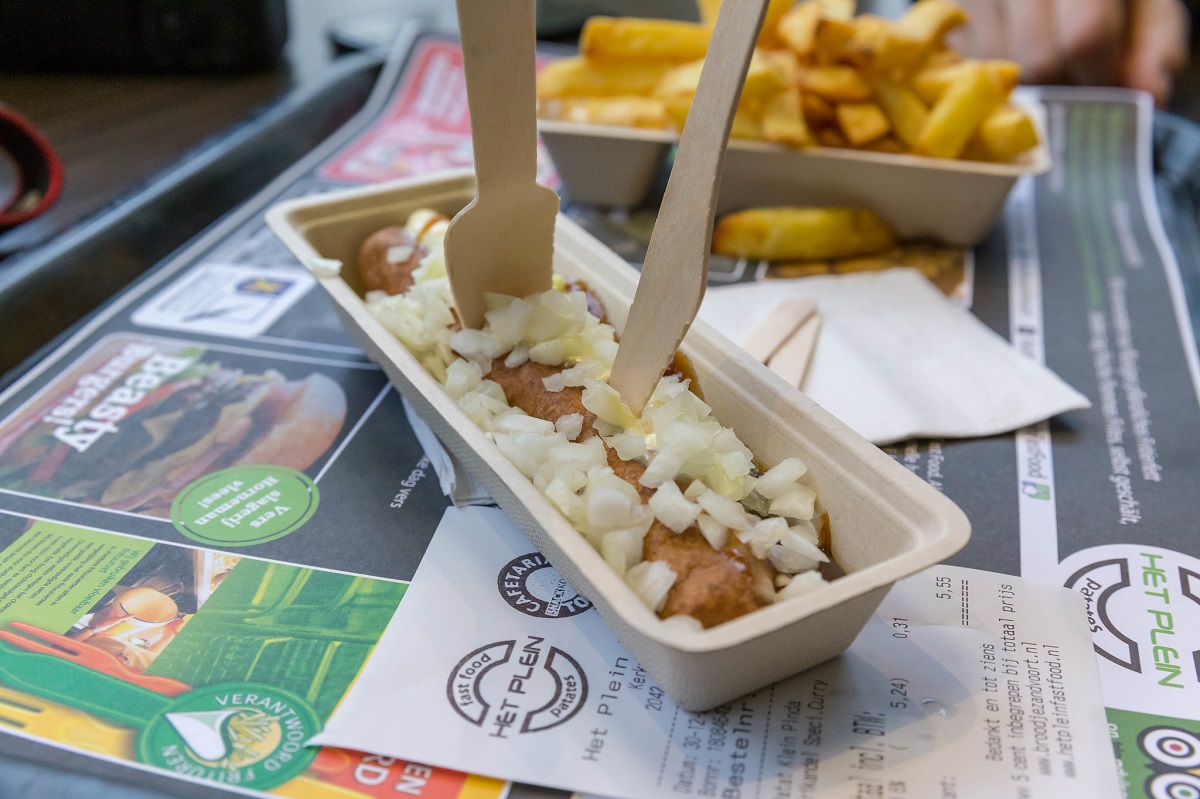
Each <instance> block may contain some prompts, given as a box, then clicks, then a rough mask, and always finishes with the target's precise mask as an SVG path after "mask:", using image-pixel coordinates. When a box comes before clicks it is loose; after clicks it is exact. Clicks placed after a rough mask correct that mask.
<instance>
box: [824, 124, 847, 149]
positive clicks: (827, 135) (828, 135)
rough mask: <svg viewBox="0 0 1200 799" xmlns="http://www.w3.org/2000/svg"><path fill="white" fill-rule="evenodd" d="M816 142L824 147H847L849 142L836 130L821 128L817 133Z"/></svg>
mask: <svg viewBox="0 0 1200 799" xmlns="http://www.w3.org/2000/svg"><path fill="white" fill-rule="evenodd" d="M816 135H817V141H818V142H820V143H821V145H822V146H824V147H849V146H850V142H848V141H846V137H845V136H844V135H842V132H841V131H840V130H838V129H837V128H821V129H820V130H818V131H817V134H816Z"/></svg>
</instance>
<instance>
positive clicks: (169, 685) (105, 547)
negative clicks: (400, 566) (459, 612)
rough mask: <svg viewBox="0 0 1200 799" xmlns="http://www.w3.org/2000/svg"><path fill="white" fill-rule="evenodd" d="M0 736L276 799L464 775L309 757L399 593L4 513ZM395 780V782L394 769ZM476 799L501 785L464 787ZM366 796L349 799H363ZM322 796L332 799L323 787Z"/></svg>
mask: <svg viewBox="0 0 1200 799" xmlns="http://www.w3.org/2000/svg"><path fill="white" fill-rule="evenodd" d="M0 574H2V575H3V583H2V594H0V595H2V596H3V601H2V602H0V683H2V684H3V685H2V686H0V708H3V712H2V713H0V726H3V728H4V729H5V730H7V731H9V732H13V733H16V734H20V735H23V736H27V737H31V738H34V739H41V740H46V741H49V742H52V743H55V744H61V745H67V746H73V747H78V748H80V749H83V750H85V751H88V752H91V753H94V754H96V755H100V756H102V757H105V758H107V759H110V760H116V761H127V762H130V763H136V764H139V765H140V766H143V767H154V768H158V769H163V770H166V771H169V772H172V773H175V774H178V775H181V776H184V777H187V778H189V779H203V780H210V781H214V782H219V783H223V784H226V785H232V786H238V787H241V788H248V789H256V790H264V791H265V790H272V792H274V793H277V794H281V795H284V796H320V795H322V794H321V786H322V785H323V784H325V783H329V784H330V785H341V786H344V787H345V788H352V787H353V785H354V783H355V781H356V778H355V774H356V772H357V774H358V777H363V776H364V775H366V774H370V775H371V777H372V779H374V778H375V777H380V778H389V777H390V772H391V767H392V766H393V765H394V764H396V763H399V767H398V769H397V772H398V774H397V776H396V779H397V780H398V781H402V780H401V775H402V774H403V773H407V774H408V775H409V777H410V780H411V784H413V785H418V786H419V785H423V784H424V781H428V780H433V781H435V782H441V783H448V784H452V785H455V786H457V788H458V789H459V790H454V791H450V792H449V793H448V794H445V795H449V796H458V795H461V789H462V787H463V786H464V785H465V784H466V781H467V776H466V775H463V774H457V773H455V772H450V771H446V770H444V769H433V768H430V767H427V766H422V765H420V764H412V763H408V762H399V761H395V760H392V759H388V760H387V761H386V762H384V761H380V760H379V759H378V758H370V756H366V755H362V754H361V753H356V752H352V751H349V750H339V749H317V748H314V747H310V746H306V743H307V741H308V740H309V739H310V738H312V737H313V736H314V735H316V734H317V733H318V732H319V731H320V730H321V727H322V725H323V723H324V721H325V719H327V718H328V716H329V714H330V713H331V712H332V711H333V708H334V707H335V706H336V705H337V703H338V702H339V701H340V699H341V697H342V695H343V694H344V693H345V691H346V689H347V688H348V687H349V685H350V683H351V682H352V681H353V680H354V678H355V676H356V675H357V674H358V672H359V670H360V669H361V668H362V665H363V664H364V663H365V662H366V659H367V657H368V656H369V654H370V653H371V650H372V648H373V647H374V646H375V644H376V642H377V641H378V638H379V636H380V635H381V634H382V632H383V630H384V628H385V627H386V625H387V623H388V621H389V620H390V618H391V617H392V615H393V613H394V612H395V610H396V608H397V606H398V605H399V603H400V601H401V599H402V598H403V596H404V593H405V590H406V587H407V585H406V584H405V583H403V582H395V581H385V580H378V579H371V578H366V577H356V576H353V575H349V574H339V573H333V572H325V571H320V570H315V569H308V568H300V567H296V566H289V565H285V564H279V563H273V562H270V561H263V560H258V559H255V558H245V557H241V556H239V555H233V554H230V553H227V552H220V551H215V550H207V549H199V548H195V547H183V546H175V545H170V544H160V543H152V542H148V541H145V540H143V539H139V538H133V537H129V536H123V535H119V534H114V533H107V532H101V531H98V530H90V529H86V528H81V527H75V526H71V525H65V524H59V523H54V522H49V521H45V520H41V519H27V518H23V517H19V516H14V515H10V514H7V513H0ZM406 769H407V772H406V771H405V770H406ZM473 780H474V782H473V784H474V785H475V788H476V791H475V793H474V795H476V796H480V797H482V796H486V795H492V796H495V795H498V789H499V787H500V783H492V784H491V785H490V794H489V793H488V790H489V786H488V784H487V783H485V782H483V781H481V780H479V778H473ZM370 787H371V786H370V785H367V786H366V788H367V790H364V791H363V792H362V793H355V794H351V795H354V796H370V795H373V794H372V793H371V792H370V790H369V788H370ZM330 792H331V795H338V796H344V795H346V794H338V793H336V792H335V791H333V789H332V788H330Z"/></svg>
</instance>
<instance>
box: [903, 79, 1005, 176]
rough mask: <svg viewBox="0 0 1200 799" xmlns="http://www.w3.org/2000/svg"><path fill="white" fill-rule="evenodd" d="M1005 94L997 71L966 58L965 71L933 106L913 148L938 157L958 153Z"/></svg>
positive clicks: (947, 156) (922, 153)
mask: <svg viewBox="0 0 1200 799" xmlns="http://www.w3.org/2000/svg"><path fill="white" fill-rule="evenodd" d="M1004 96H1005V92H1004V87H1003V86H1002V85H1001V83H1000V79H999V78H998V77H997V75H996V73H995V72H994V71H992V70H990V69H987V68H986V67H985V66H983V65H980V64H977V63H973V62H969V61H968V62H966V64H965V68H964V69H963V71H962V74H961V75H960V76H959V77H958V78H956V79H955V81H954V82H953V83H951V84H950V85H949V86H948V87H947V88H946V91H945V92H944V93H943V94H942V96H941V98H940V99H939V100H938V101H937V103H936V104H935V105H934V106H933V108H932V109H930V111H929V118H928V119H926V120H925V127H924V128H922V129H921V134H920V135H919V136H918V137H917V141H916V143H915V144H914V145H913V151H914V152H916V153H919V154H921V155H930V156H933V157H935V158H955V157H957V156H958V154H959V153H961V152H962V149H963V147H965V146H966V144H967V142H968V141H969V140H970V138H971V135H972V134H973V133H974V132H975V129H976V127H978V125H979V123H980V122H981V121H982V120H983V118H984V117H985V116H987V115H988V114H989V113H991V111H992V110H993V109H995V107H996V106H997V105H999V104H1000V102H1001V101H1002V100H1003V99H1004Z"/></svg>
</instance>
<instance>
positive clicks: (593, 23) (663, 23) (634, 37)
mask: <svg viewBox="0 0 1200 799" xmlns="http://www.w3.org/2000/svg"><path fill="white" fill-rule="evenodd" d="M711 36H712V29H711V28H710V27H708V26H707V25H701V24H699V23H696V22H681V21H678V20H671V19H641V18H636V17H590V18H589V19H588V20H587V22H585V23H584V25H583V30H582V31H580V33H579V52H580V54H582V55H583V56H584V57H585V58H587V59H588V60H590V61H615V62H627V61H667V62H671V63H683V62H687V61H695V60H696V59H702V58H704V54H705V53H706V52H707V51H708V40H709V38H711Z"/></svg>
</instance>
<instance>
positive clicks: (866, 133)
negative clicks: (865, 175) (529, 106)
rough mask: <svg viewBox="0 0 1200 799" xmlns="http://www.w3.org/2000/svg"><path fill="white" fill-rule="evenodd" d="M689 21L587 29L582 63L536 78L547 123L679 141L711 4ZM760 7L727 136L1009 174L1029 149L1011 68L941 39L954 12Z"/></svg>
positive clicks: (832, 2)
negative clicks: (1003, 166) (991, 167)
mask: <svg viewBox="0 0 1200 799" xmlns="http://www.w3.org/2000/svg"><path fill="white" fill-rule="evenodd" d="M697 2H698V4H699V6H700V16H701V21H700V22H698V23H692V22H680V21H674V20H660V19H637V18H611V17H592V18H591V19H589V20H588V21H587V23H586V24H585V26H584V28H583V31H582V33H581V35H580V42H579V50H580V55H579V56H577V57H574V58H566V59H562V60H559V61H557V62H555V63H553V64H550V65H548V66H547V67H546V68H544V69H543V70H542V72H541V74H540V75H539V77H538V113H539V115H540V116H542V117H543V118H546V119H559V120H568V121H575V122H586V123H592V124H600V125H620V126H626V127H638V128H659V129H668V130H669V129H675V130H680V129H682V127H683V123H684V121H685V120H686V118H687V114H688V109H689V108H690V107H691V103H692V99H693V97H694V96H695V93H696V85H697V83H698V82H699V79H700V69H701V66H702V65H703V63H704V54H705V51H706V49H707V47H708V41H709V37H710V35H711V31H712V24H713V22H715V20H716V10H717V7H718V6H719V4H720V0H697ZM793 3H794V0H770V4H769V6H768V9H767V14H766V20H765V22H764V24H763V31H762V34H761V35H760V37H759V41H758V47H757V48H756V49H755V52H754V56H753V58H752V60H751V62H750V68H749V72H748V74H747V77H746V83H745V86H744V87H743V89H742V97H741V100H740V102H739V105H738V111H737V115H736V117H735V118H734V122H733V131H732V135H733V136H734V137H736V138H743V139H757V140H765V141H771V142H777V143H780V144H786V145H792V146H801V147H803V146H811V145H823V146H826V147H853V148H858V149H864V150H873V151H878V152H887V153H912V154H916V155H925V156H932V157H936V158H966V159H973V160H984V161H997V162H1007V161H1012V160H1013V159H1015V158H1017V157H1018V156H1019V155H1020V154H1021V153H1023V152H1025V151H1027V150H1029V149H1030V148H1032V147H1034V146H1036V145H1037V143H1038V135H1037V129H1036V127H1035V126H1034V124H1033V120H1032V119H1030V117H1029V115H1028V113H1027V112H1026V111H1024V110H1023V109H1021V108H1019V107H1017V106H1015V105H1013V104H1012V103H1010V102H1009V94H1010V92H1011V91H1012V89H1013V87H1014V86H1015V85H1016V84H1017V79H1018V77H1019V67H1018V66H1017V64H1015V63H1013V62H1011V61H997V60H988V61H981V60H970V59H965V58H963V57H962V56H960V55H959V54H958V53H956V52H954V51H953V50H951V49H949V48H948V47H947V46H946V44H945V37H946V34H947V33H948V32H949V31H950V30H952V29H954V28H955V27H957V26H959V25H962V24H964V23H966V22H967V14H966V12H965V11H964V10H963V9H962V8H961V7H960V6H958V5H957V4H956V3H954V2H952V0H918V2H916V3H914V4H913V5H912V6H910V7H909V9H908V11H907V12H906V13H905V14H904V16H903V17H901V18H900V19H898V20H895V21H892V20H887V19H884V18H882V17H877V16H872V15H870V14H861V15H858V16H854V14H853V5H854V4H853V0H805V2H800V3H798V4H793Z"/></svg>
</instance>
